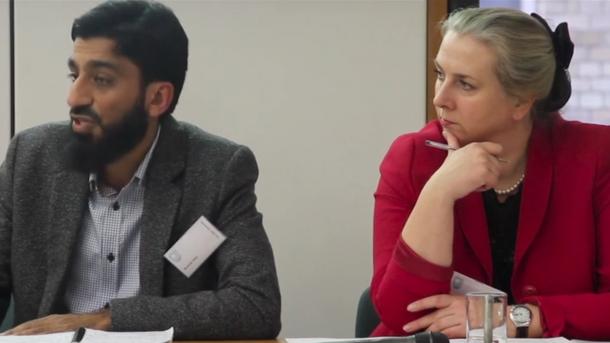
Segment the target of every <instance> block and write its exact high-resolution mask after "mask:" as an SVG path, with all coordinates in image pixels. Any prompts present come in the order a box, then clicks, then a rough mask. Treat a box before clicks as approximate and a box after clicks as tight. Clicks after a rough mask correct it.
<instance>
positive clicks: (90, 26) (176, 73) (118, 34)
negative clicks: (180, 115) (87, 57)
mask: <svg viewBox="0 0 610 343" xmlns="http://www.w3.org/2000/svg"><path fill="white" fill-rule="evenodd" d="M71 35H72V41H74V40H76V38H82V39H88V38H96V37H104V38H109V39H112V40H113V41H114V42H115V43H116V52H117V53H118V54H119V55H122V56H125V57H127V58H128V59H130V60H131V61H132V62H133V63H134V64H135V65H137V66H138V67H139V68H140V72H141V74H142V82H143V85H148V84H149V83H150V82H153V81H168V82H171V84H172V85H174V98H173V100H172V103H171V105H170V106H169V108H168V109H167V111H166V113H165V114H169V113H172V112H173V111H174V108H175V107H176V104H177V102H178V98H179V97H180V92H181V91H182V86H183V84H184V78H185V76H186V69H187V64H188V38H187V36H186V33H185V32H184V29H183V28H182V25H181V24H180V21H178V18H176V16H175V15H174V13H173V12H172V10H171V9H169V8H168V7H166V6H165V5H163V4H161V3H158V2H153V1H144V0H126V1H120V0H111V1H107V2H104V3H102V4H100V5H98V6H96V7H94V8H93V9H91V10H90V11H88V12H87V13H85V14H83V15H82V16H80V17H79V18H76V19H75V20H74V23H73V24H72V34H71Z"/></svg>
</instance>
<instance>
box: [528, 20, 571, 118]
mask: <svg viewBox="0 0 610 343" xmlns="http://www.w3.org/2000/svg"><path fill="white" fill-rule="evenodd" d="M532 17H534V18H535V19H536V20H538V21H539V22H540V23H541V24H542V26H544V27H545V28H546V30H547V31H548V33H549V35H550V36H551V40H552V42H553V50H554V52H555V61H556V62H557V67H556V68H555V77H554V79H553V86H552V87H551V92H550V94H549V95H548V97H547V98H546V99H544V101H542V102H540V103H539V104H538V109H539V110H541V111H543V112H555V111H558V110H559V109H560V108H562V107H563V106H564V105H565V104H566V103H567V102H568V100H569V99H570V95H572V85H571V82H570V73H569V72H568V67H569V66H570V61H572V55H573V54H574V43H572V40H570V33H569V32H568V24H567V23H565V22H564V23H561V24H559V25H557V28H556V29H555V31H552V30H551V28H550V27H549V24H547V22H546V20H544V19H542V17H541V16H539V15H538V14H536V13H532Z"/></svg>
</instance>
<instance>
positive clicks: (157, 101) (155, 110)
mask: <svg viewBox="0 0 610 343" xmlns="http://www.w3.org/2000/svg"><path fill="white" fill-rule="evenodd" d="M173 100H174V85H172V84H171V83H170V82H167V81H154V82H151V83H149V84H148V86H147V87H146V100H145V104H146V109H147V111H148V115H149V116H151V117H153V118H156V119H159V118H160V117H161V115H163V113H165V111H167V109H168V108H169V106H170V105H171V104H172V101H173Z"/></svg>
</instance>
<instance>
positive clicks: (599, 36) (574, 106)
mask: <svg viewBox="0 0 610 343" xmlns="http://www.w3.org/2000/svg"><path fill="white" fill-rule="evenodd" d="M510 2H511V4H510V6H511V7H513V6H512V5H513V4H514V5H516V6H519V7H520V8H521V9H522V10H524V11H526V12H531V11H534V12H536V13H538V14H540V15H541V16H543V17H544V18H545V19H547V21H548V22H549V25H550V26H551V28H553V29H554V28H555V27H556V26H557V24H559V23H561V22H564V21H565V22H567V23H568V27H569V29H570V34H571V38H572V41H573V42H574V45H575V48H574V57H573V59H572V63H571V64H570V75H571V77H572V98H571V99H570V101H569V102H568V104H567V105H566V106H565V107H564V108H563V110H562V112H563V116H564V117H565V118H568V119H575V120H581V121H586V122H592V123H601V124H610V19H609V18H610V0H521V1H520V3H518V2H517V3H515V1H510ZM497 5H500V2H499V1H497V0H495V1H493V0H491V1H489V0H488V1H485V0H482V1H481V7H489V6H497ZM502 5H505V6H506V5H507V4H506V3H504V4H502Z"/></svg>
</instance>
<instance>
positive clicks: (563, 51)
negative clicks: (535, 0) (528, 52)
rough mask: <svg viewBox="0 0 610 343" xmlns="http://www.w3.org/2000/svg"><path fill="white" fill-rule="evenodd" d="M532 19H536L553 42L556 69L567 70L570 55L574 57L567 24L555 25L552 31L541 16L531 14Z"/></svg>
mask: <svg viewBox="0 0 610 343" xmlns="http://www.w3.org/2000/svg"><path fill="white" fill-rule="evenodd" d="M532 17H534V18H536V20H538V21H539V22H540V23H541V24H542V25H543V26H544V27H545V28H546V30H547V31H548V32H549V35H550V36H551V39H552V41H553V49H554V50H555V59H556V60H557V65H558V67H560V68H562V69H568V67H569V66H570V61H572V55H574V43H572V40H571V39H570V32H568V23H566V22H563V23H561V24H559V25H557V28H556V29H555V31H553V30H551V28H550V27H549V24H547V22H546V20H544V19H543V18H542V17H541V16H539V15H538V14H536V13H532Z"/></svg>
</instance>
